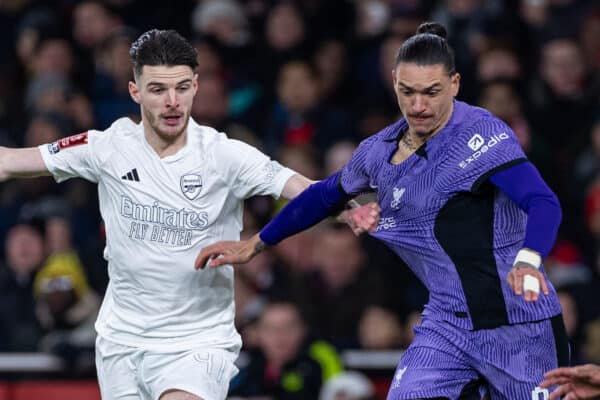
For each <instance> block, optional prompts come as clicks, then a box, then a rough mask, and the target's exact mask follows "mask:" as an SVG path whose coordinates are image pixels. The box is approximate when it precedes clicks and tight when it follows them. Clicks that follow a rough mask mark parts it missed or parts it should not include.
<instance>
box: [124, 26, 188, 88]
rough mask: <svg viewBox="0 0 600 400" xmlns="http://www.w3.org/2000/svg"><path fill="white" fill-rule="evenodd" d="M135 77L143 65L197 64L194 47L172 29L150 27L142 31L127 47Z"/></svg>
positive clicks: (138, 74) (140, 71)
mask: <svg viewBox="0 0 600 400" xmlns="http://www.w3.org/2000/svg"><path fill="white" fill-rule="evenodd" d="M129 55H130V56H131V61H132V62H133V72H134V74H135V77H136V78H137V77H139V76H140V75H141V74H142V68H143V67H144V65H151V66H155V65H167V66H175V65H187V66H189V67H190V68H192V69H195V68H196V67H197V66H198V60H197V56H198V54H197V53H196V49H195V48H194V46H192V45H191V43H190V42H188V41H187V40H186V39H185V38H184V37H183V36H181V35H180V34H179V33H177V32H176V31H174V30H158V29H152V30H150V31H148V32H145V33H143V34H142V35H141V36H140V37H139V38H138V39H137V40H136V41H135V42H133V44H132V45H131V48H130V49H129Z"/></svg>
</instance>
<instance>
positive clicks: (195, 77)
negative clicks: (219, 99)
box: [192, 74, 198, 96]
mask: <svg viewBox="0 0 600 400" xmlns="http://www.w3.org/2000/svg"><path fill="white" fill-rule="evenodd" d="M192 88H193V89H194V96H195V95H196V92H197V91H198V74H194V77H193V78H192Z"/></svg>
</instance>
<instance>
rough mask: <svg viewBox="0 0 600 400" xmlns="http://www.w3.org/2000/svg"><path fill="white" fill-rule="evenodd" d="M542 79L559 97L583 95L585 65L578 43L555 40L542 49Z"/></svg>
mask: <svg viewBox="0 0 600 400" xmlns="http://www.w3.org/2000/svg"><path fill="white" fill-rule="evenodd" d="M541 73H542V77H543V78H544V80H545V81H546V83H548V85H549V86H550V88H551V89H552V92H554V94H556V95H557V96H559V97H567V98H569V97H577V96H579V95H580V94H581V91H582V85H583V79H584V75H585V65H584V61H583V57H582V54H581V50H580V49H579V47H578V45H577V43H575V42H574V41H572V40H569V39H559V40H553V41H551V42H549V43H547V44H546V45H545V46H544V47H543V48H542V66H541Z"/></svg>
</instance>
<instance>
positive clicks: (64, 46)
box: [31, 39, 73, 75]
mask: <svg viewBox="0 0 600 400" xmlns="http://www.w3.org/2000/svg"><path fill="white" fill-rule="evenodd" d="M31 61H32V63H33V71H34V73H35V74H36V75H41V74H48V73H53V74H59V75H69V74H70V73H71V69H72V67H73V54H72V52H71V46H70V45H69V43H68V42H67V41H66V40H64V39H48V40H46V41H44V42H43V43H42V44H41V45H40V48H39V50H38V51H37V53H36V54H35V56H34V57H33V58H32V60H31Z"/></svg>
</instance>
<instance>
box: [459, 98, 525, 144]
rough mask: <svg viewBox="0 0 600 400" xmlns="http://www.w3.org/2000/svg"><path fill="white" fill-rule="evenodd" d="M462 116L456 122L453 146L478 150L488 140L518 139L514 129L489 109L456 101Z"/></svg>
mask: <svg viewBox="0 0 600 400" xmlns="http://www.w3.org/2000/svg"><path fill="white" fill-rule="evenodd" d="M456 103H457V107H460V108H461V111H462V112H461V116H460V118H458V119H457V121H456V122H455V125H456V126H455V129H454V135H453V136H454V140H453V143H452V146H451V147H455V148H457V149H465V151H468V149H469V148H470V149H471V150H476V148H478V147H481V146H482V145H484V144H486V143H487V142H489V141H491V145H492V146H493V145H495V144H496V142H502V141H506V140H508V141H516V137H515V135H514V133H513V131H512V129H511V128H510V127H509V126H508V125H507V124H506V123H505V122H504V121H502V120H501V119H500V118H498V117H496V116H495V115H493V114H492V113H491V112H489V111H488V110H486V109H484V108H481V107H475V106H471V105H468V104H466V103H461V102H456Z"/></svg>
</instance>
